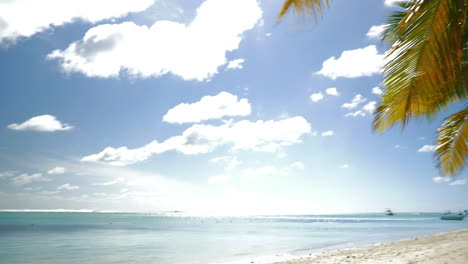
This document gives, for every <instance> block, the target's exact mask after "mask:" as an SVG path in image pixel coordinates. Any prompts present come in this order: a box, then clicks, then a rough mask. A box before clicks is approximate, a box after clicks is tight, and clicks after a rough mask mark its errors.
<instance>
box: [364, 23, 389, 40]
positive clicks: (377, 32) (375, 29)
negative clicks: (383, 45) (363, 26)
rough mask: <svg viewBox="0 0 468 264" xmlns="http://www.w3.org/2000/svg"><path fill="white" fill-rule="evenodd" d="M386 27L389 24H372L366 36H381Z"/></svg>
mask: <svg viewBox="0 0 468 264" xmlns="http://www.w3.org/2000/svg"><path fill="white" fill-rule="evenodd" d="M386 28H387V25H379V26H372V27H371V28H370V29H369V32H367V34H366V36H368V37H369V38H380V37H381V35H382V33H383V32H384V31H385V29H386Z"/></svg>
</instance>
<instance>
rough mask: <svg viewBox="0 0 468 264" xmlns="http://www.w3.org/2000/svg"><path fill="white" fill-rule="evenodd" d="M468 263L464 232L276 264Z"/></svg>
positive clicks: (340, 251) (467, 243) (467, 238)
mask: <svg viewBox="0 0 468 264" xmlns="http://www.w3.org/2000/svg"><path fill="white" fill-rule="evenodd" d="M335 263H349V264H354V263H355V264H358V263H359V264H363V263H368V264H371V263H372V264H378V263H382V264H384V263H408V264H409V263H411V264H413V263H414V264H415V263H428V264H429V263H430V264H439V263H440V264H443V263H450V264H454V263H459V264H465V263H468V229H463V230H459V231H454V232H448V233H440V234H434V235H429V236H424V237H418V238H413V239H406V240H400V241H395V242H388V243H382V244H377V245H373V246H366V247H360V248H353V249H346V250H339V251H332V252H324V253H320V254H316V255H312V256H311V257H308V258H301V259H296V260H290V261H285V262H279V263H277V264H335Z"/></svg>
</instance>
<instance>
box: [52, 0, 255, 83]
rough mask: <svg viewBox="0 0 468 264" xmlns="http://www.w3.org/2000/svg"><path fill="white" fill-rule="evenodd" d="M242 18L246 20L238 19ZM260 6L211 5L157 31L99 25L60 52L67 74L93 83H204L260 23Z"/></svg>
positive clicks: (240, 2) (243, 0) (212, 1)
mask: <svg viewBox="0 0 468 264" xmlns="http://www.w3.org/2000/svg"><path fill="white" fill-rule="evenodd" d="M239 14H242V19H239ZM261 16H262V10H261V9H260V7H259V5H258V3H257V1H256V0H236V1H231V0H207V1H205V2H203V3H202V4H201V6H200V7H199V8H198V9H197V12H196V16H195V18H194V20H193V21H192V22H191V23H190V24H188V25H184V24H180V23H176V22H171V21H157V22H156V23H154V24H153V25H152V26H149V27H148V26H146V25H141V26H140V25H136V24H134V23H133V22H125V23H121V24H106V25H99V26H96V27H94V28H91V29H90V30H88V32H87V33H86V34H85V36H84V37H83V39H82V40H80V41H77V42H74V43H72V44H71V45H70V46H69V47H68V48H67V49H65V50H55V51H53V52H52V53H51V54H49V58H50V59H58V60H60V61H61V66H62V68H63V70H64V71H65V72H80V73H82V74H84V75H86V76H89V77H104V78H108V77H117V76H119V74H120V73H121V72H124V71H125V72H126V73H128V74H129V75H130V76H136V77H142V78H146V77H150V76H161V75H164V74H167V73H172V74H175V75H177V76H180V77H182V78H183V79H185V80H198V81H202V80H205V79H208V78H210V77H211V76H213V75H214V74H216V73H217V72H218V67H220V66H222V65H224V64H225V63H226V62H227V59H226V52H229V51H233V50H236V49H237V48H238V47H239V43H240V42H241V40H242V35H243V33H244V32H245V31H247V30H250V29H252V28H253V27H254V26H255V25H256V24H257V22H258V21H259V20H260V19H261Z"/></svg>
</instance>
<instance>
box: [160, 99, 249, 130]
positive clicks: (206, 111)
mask: <svg viewBox="0 0 468 264" xmlns="http://www.w3.org/2000/svg"><path fill="white" fill-rule="evenodd" d="M251 111H252V110H251V106H250V103H249V100H247V99H245V98H244V99H238V98H237V96H235V95H232V94H230V93H228V92H221V93H219V94H218V95H215V96H204V97H203V98H201V99H200V101H198V102H195V103H192V104H185V103H182V104H179V105H177V106H175V107H173V108H172V109H170V110H169V111H167V113H166V114H165V115H164V117H163V121H165V122H168V123H177V124H183V123H198V122H201V121H206V120H209V119H219V118H222V117H225V116H248V115H250V113H251Z"/></svg>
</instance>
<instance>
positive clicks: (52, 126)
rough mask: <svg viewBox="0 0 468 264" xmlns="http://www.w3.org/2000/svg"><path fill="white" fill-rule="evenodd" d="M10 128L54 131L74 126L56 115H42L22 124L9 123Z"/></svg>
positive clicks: (65, 129) (69, 128)
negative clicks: (61, 120)
mask: <svg viewBox="0 0 468 264" xmlns="http://www.w3.org/2000/svg"><path fill="white" fill-rule="evenodd" d="M8 128H9V129H12V130H23V131H26V130H28V131H41V132H54V131H67V130H71V129H72V128H73V127H72V126H70V125H68V124H62V123H61V122H60V121H59V120H57V119H56V118H55V116H51V115H41V116H36V117H33V118H31V119H29V120H27V121H25V122H23V123H21V124H16V123H14V124H11V125H8Z"/></svg>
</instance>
